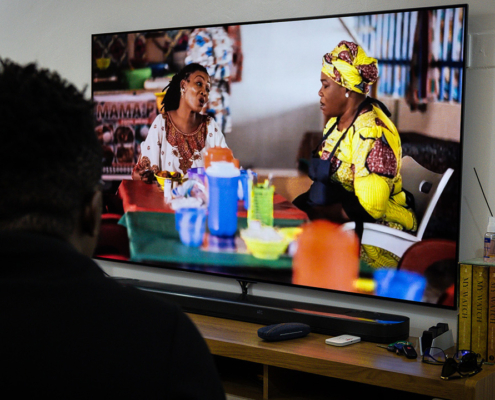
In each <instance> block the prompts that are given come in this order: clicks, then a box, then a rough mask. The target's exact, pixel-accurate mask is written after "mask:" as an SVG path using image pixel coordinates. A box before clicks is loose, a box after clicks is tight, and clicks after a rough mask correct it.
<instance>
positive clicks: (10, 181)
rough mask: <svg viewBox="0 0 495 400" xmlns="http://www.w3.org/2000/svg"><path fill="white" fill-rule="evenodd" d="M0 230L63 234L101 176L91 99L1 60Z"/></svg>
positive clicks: (52, 75) (47, 74)
mask: <svg viewBox="0 0 495 400" xmlns="http://www.w3.org/2000/svg"><path fill="white" fill-rule="evenodd" d="M0 104H1V107H0V116H1V118H0V121H2V122H1V123H2V125H1V128H0V137H1V145H0V160H1V162H2V165H3V166H2V168H1V169H0V171H1V172H0V187H1V188H2V189H1V190H0V191H1V195H0V229H11V230H12V229H14V230H29V231H37V232H43V233H48V234H51V235H55V236H61V237H67V235H69V234H70V233H72V232H73V231H74V228H75V224H76V219H77V217H78V216H79V214H80V212H81V211H82V208H83V205H84V203H85V202H86V201H88V200H89V199H90V198H91V196H92V195H93V193H94V191H95V190H96V188H97V185H98V182H99V181H100V179H101V171H102V149H101V145H100V144H99V143H98V140H97V137H96V134H95V130H94V106H93V102H92V101H90V100H87V99H85V97H84V90H83V91H79V90H78V89H77V88H76V87H75V86H74V85H72V84H70V83H68V82H67V81H66V80H64V79H62V78H61V77H60V76H59V75H58V74H57V73H56V72H51V71H49V70H47V69H41V68H38V67H37V65H36V64H34V63H31V64H27V65H25V66H21V65H19V64H17V63H14V62H12V61H10V60H3V59H0Z"/></svg>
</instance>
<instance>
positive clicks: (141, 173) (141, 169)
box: [132, 115, 165, 183]
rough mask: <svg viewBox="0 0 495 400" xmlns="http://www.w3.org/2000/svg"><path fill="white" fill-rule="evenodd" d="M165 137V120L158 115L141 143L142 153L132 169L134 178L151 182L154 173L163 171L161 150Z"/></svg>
mask: <svg viewBox="0 0 495 400" xmlns="http://www.w3.org/2000/svg"><path fill="white" fill-rule="evenodd" d="M164 138H165V121H164V120H163V117H162V116H161V115H158V116H157V117H156V118H155V120H154V121H153V123H152V124H151V127H150V129H149V131H148V136H147V137H146V140H145V141H144V142H142V143H141V155H140V156H139V159H138V162H137V163H136V165H135V166H134V169H133V171H132V179H136V180H143V181H146V182H148V183H151V181H152V180H153V175H154V174H155V173H157V172H159V171H161V162H160V161H161V160H160V150H161V147H162V143H163V140H164Z"/></svg>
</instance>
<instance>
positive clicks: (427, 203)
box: [343, 156, 454, 257]
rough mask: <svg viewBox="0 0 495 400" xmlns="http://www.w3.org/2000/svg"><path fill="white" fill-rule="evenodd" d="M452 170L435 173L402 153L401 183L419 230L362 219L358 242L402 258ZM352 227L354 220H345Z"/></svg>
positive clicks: (346, 227) (347, 227)
mask: <svg viewBox="0 0 495 400" xmlns="http://www.w3.org/2000/svg"><path fill="white" fill-rule="evenodd" d="M453 173H454V170H453V169H452V168H448V169H447V170H446V171H445V172H444V173H443V174H437V173H435V172H432V171H430V170H428V169H426V168H424V167H422V166H421V165H420V164H418V163H417V162H416V161H415V160H414V159H413V158H412V157H409V156H405V157H404V158H403V159H402V168H401V175H402V186H403V188H404V189H406V190H407V191H408V192H410V193H411V194H412V195H413V196H414V202H415V206H416V210H415V213H416V218H417V220H418V230H417V231H416V233H415V234H411V233H407V232H404V231H401V230H398V229H393V228H389V227H388V226H385V225H380V224H375V223H370V222H365V223H364V224H363V225H364V226H363V228H364V229H363V237H362V239H361V244H367V245H371V246H376V247H380V248H382V249H385V250H388V251H390V252H391V253H393V254H396V255H397V256H399V257H402V255H403V254H404V252H405V251H406V250H407V249H408V248H409V247H411V246H412V245H413V244H414V243H417V242H420V241H421V239H422V238H423V234H424V233H425V230H426V226H427V225H428V222H429V221H430V217H431V214H432V213H433V210H434V209H435V206H436V205H437V202H438V199H439V198H440V195H441V194H442V192H443V190H444V189H445V186H446V185H447V182H448V181H449V179H450V177H451V176H452V174H453ZM355 226H356V224H355V223H354V222H348V223H346V224H344V227H343V228H344V230H350V229H355Z"/></svg>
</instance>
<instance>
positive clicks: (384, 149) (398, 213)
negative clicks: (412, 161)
mask: <svg viewBox="0 0 495 400" xmlns="http://www.w3.org/2000/svg"><path fill="white" fill-rule="evenodd" d="M335 121H336V119H335V118H332V119H330V120H329V121H328V123H327V125H326V127H325V130H324V132H323V134H324V135H325V134H326V133H327V132H328V130H329V129H330V127H332V126H333V125H334V124H335ZM341 136H342V132H340V131H339V130H338V129H334V130H333V132H332V133H331V134H330V135H329V137H328V138H327V139H326V141H325V142H324V143H323V147H322V150H321V151H320V153H319V155H320V158H322V159H328V157H329V156H330V154H331V153H332V150H333V148H334V146H335V144H336V143H337V142H338V140H339V139H340V137H341ZM401 159H402V148H401V141H400V137H399V133H398V132H397V128H396V127H395V126H394V124H393V123H392V121H390V119H389V118H388V117H387V116H386V115H385V113H384V112H383V111H382V110H381V109H380V108H379V107H377V106H375V105H372V108H371V109H368V110H367V111H365V112H362V113H361V114H360V115H359V116H358V117H357V118H356V120H355V122H354V124H353V126H352V127H351V128H349V130H348V131H347V134H346V136H345V137H344V139H343V140H342V141H341V142H340V144H339V147H338V148H337V149H336V151H335V153H334V156H333V157H332V160H331V170H330V176H331V180H332V181H333V182H336V183H340V184H341V185H342V186H343V187H344V188H345V189H346V190H347V191H349V192H353V193H354V194H355V195H356V196H357V198H358V200H359V203H360V204H361V206H362V207H363V208H364V209H365V210H366V212H367V213H368V214H369V215H370V216H371V217H373V218H374V219H375V220H376V223H379V224H383V225H387V226H389V227H392V228H395V229H400V230H406V231H416V229H417V220H416V216H415V215H414V212H413V211H412V210H411V209H410V208H408V205H407V203H406V194H405V192H404V191H403V190H402V178H401V175H400V173H399V171H400V168H401ZM361 258H362V259H363V260H364V261H365V262H367V263H368V264H369V265H370V266H371V267H373V268H383V267H388V268H393V267H396V266H397V263H398V261H399V258H398V257H397V256H396V255H394V254H392V253H390V252H388V251H386V250H383V249H380V248H377V247H373V246H368V245H362V246H361Z"/></svg>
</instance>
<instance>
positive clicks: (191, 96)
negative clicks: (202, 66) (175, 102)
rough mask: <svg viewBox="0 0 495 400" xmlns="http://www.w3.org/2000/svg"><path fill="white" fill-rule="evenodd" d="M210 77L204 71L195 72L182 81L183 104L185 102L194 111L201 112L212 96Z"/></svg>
mask: <svg viewBox="0 0 495 400" xmlns="http://www.w3.org/2000/svg"><path fill="white" fill-rule="evenodd" d="M210 86H211V84H210V77H209V76H208V74H207V73H205V72H203V71H195V72H193V73H192V74H191V75H189V77H188V78H187V79H184V80H183V81H182V88H183V89H184V96H183V97H182V98H181V103H182V102H184V103H185V105H186V106H188V107H189V108H190V109H191V110H192V111H195V112H197V113H199V112H201V110H202V109H203V107H204V106H205V104H206V103H207V102H208V96H209V94H210Z"/></svg>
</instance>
